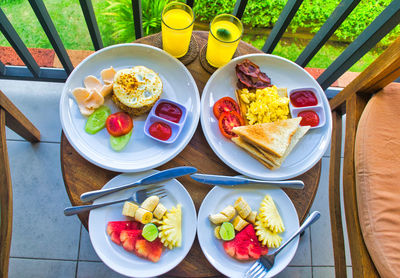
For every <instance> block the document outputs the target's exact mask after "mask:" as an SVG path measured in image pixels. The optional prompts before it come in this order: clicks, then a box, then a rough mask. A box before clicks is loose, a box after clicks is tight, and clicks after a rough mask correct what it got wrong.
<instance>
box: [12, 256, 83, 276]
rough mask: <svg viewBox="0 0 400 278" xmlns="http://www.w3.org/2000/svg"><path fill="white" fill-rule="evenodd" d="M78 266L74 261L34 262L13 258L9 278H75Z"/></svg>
mask: <svg viewBox="0 0 400 278" xmlns="http://www.w3.org/2000/svg"><path fill="white" fill-rule="evenodd" d="M76 264H77V262H74V261H58V260H32V259H20V258H11V259H10V265H9V274H8V277H9V278H23V277H29V278H54V277H57V278H73V277H75V272H76Z"/></svg>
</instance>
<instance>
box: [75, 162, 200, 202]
mask: <svg viewBox="0 0 400 278" xmlns="http://www.w3.org/2000/svg"><path fill="white" fill-rule="evenodd" d="M196 172H197V169H196V168H194V167H189V166H182V167H175V168H171V169H167V170H164V171H160V172H157V173H154V174H151V175H149V176H147V177H144V178H142V179H140V180H138V181H135V182H134V183H128V184H124V185H121V186H118V187H114V188H109V189H101V190H94V191H89V192H86V193H83V194H82V195H81V201H82V202H88V201H93V200H95V199H97V198H100V197H103V196H105V195H108V194H111V193H114V192H117V191H120V190H123V189H127V188H131V187H135V186H139V185H148V184H154V183H158V182H162V181H166V180H169V179H173V178H177V177H181V176H185V175H189V174H193V173H196Z"/></svg>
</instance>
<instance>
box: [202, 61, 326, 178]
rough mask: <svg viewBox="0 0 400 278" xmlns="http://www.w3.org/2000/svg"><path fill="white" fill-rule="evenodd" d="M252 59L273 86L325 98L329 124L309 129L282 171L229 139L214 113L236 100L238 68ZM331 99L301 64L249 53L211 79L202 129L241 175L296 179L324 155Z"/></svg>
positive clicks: (208, 85)
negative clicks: (220, 104)
mask: <svg viewBox="0 0 400 278" xmlns="http://www.w3.org/2000/svg"><path fill="white" fill-rule="evenodd" d="M246 58H247V59H249V60H251V61H252V62H254V63H255V64H257V65H258V66H259V67H260V69H261V71H263V72H265V73H266V74H267V75H268V76H269V77H270V78H271V82H272V84H274V85H276V86H277V87H285V88H287V89H288V91H290V90H292V89H295V88H300V87H303V88H304V87H312V88H315V89H316V90H317V91H318V92H319V93H320V95H321V96H322V102H323V107H324V112H325V118H326V123H325V125H324V126H323V127H321V128H316V129H312V130H309V131H308V132H307V134H306V135H305V136H304V137H303V138H302V139H301V140H300V142H299V143H298V144H297V145H296V147H295V148H294V149H293V151H292V152H291V153H290V155H289V156H288V157H287V158H286V160H285V161H284V163H283V164H282V166H281V167H280V168H279V169H276V170H269V169H268V168H266V167H265V166H264V165H262V164H261V163H260V162H258V161H257V160H256V159H254V158H252V157H251V156H250V155H249V154H248V153H247V152H246V151H244V150H243V149H242V148H240V147H238V146H237V145H235V144H234V143H233V142H231V141H230V140H228V139H226V138H225V137H224V136H223V135H222V134H221V132H220V131H219V128H218V121H217V119H216V118H215V117H214V114H213V110H212V109H213V106H214V103H215V102H216V101H217V100H219V99H220V98H222V97H225V96H230V97H232V98H233V99H235V89H236V83H237V77H236V73H235V66H236V64H237V63H239V62H241V61H242V60H244V59H246ZM330 111H331V110H330V106H329V102H328V99H327V98H326V96H325V94H324V92H323V91H322V89H321V87H320V86H319V84H318V83H317V81H315V79H314V78H313V77H312V76H311V75H310V74H309V73H307V72H306V71H305V70H304V69H303V68H302V67H300V66H298V65H297V64H295V63H293V62H291V61H289V60H287V59H284V58H281V57H278V56H274V55H268V54H249V55H244V56H240V57H238V58H235V59H233V60H232V61H230V62H229V63H228V64H227V65H225V66H224V67H222V68H220V69H218V70H217V71H216V72H215V73H214V74H213V75H212V76H211V78H210V79H209V80H208V82H207V84H206V86H205V88H204V90H203V94H202V96H201V117H200V120H201V126H202V128H203V131H204V135H205V137H206V139H207V142H208V144H209V145H210V146H211V148H212V149H213V151H214V152H215V153H216V155H217V156H218V157H219V158H220V159H221V160H222V161H224V162H225V164H227V165H228V166H229V167H231V168H232V169H234V170H236V171H237V172H239V173H241V174H243V175H246V176H249V177H252V178H256V179H263V180H282V179H289V178H293V177H296V176H298V175H300V174H302V173H304V172H306V171H308V170H309V169H310V168H311V167H313V166H314V165H315V164H316V163H317V162H318V161H319V160H320V159H321V157H322V156H323V155H324V153H325V151H326V149H327V148H328V146H329V142H330V139H331V133H332V117H331V112H330Z"/></svg>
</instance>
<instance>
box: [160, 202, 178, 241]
mask: <svg viewBox="0 0 400 278" xmlns="http://www.w3.org/2000/svg"><path fill="white" fill-rule="evenodd" d="M158 230H159V231H160V233H159V234H158V236H159V238H160V239H161V242H162V243H163V244H164V246H165V247H168V248H169V249H172V248H175V247H180V246H181V244H182V208H181V205H180V204H178V205H177V206H176V208H175V207H172V208H171V210H170V211H168V212H167V213H166V214H165V215H164V217H163V223H162V225H161V226H159V227H158Z"/></svg>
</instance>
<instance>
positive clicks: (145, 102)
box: [112, 66, 163, 116]
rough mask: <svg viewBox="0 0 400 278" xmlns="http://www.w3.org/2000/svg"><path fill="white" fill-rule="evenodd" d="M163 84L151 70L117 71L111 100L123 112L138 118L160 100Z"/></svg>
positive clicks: (130, 69)
mask: <svg viewBox="0 0 400 278" xmlns="http://www.w3.org/2000/svg"><path fill="white" fill-rule="evenodd" d="M162 89H163V84H162V81H161V78H160V77H159V76H158V74H157V73H155V72H154V71H153V70H151V69H149V68H146V67H144V66H135V67H133V68H129V69H122V70H119V71H117V73H116V74H115V77H114V83H113V95H112V100H113V101H114V103H115V104H116V105H117V106H118V107H119V108H120V109H121V110H123V111H125V112H127V113H129V114H131V115H133V116H139V115H141V114H144V113H146V112H148V111H149V110H150V109H151V108H152V107H153V105H154V104H155V103H156V101H157V100H158V99H159V98H160V95H161V93H162Z"/></svg>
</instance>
